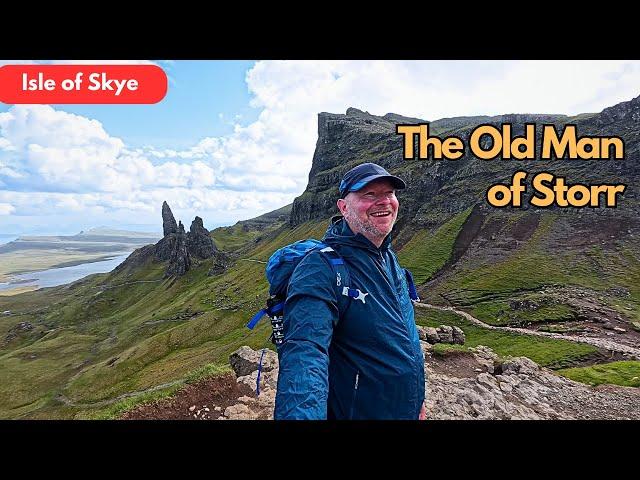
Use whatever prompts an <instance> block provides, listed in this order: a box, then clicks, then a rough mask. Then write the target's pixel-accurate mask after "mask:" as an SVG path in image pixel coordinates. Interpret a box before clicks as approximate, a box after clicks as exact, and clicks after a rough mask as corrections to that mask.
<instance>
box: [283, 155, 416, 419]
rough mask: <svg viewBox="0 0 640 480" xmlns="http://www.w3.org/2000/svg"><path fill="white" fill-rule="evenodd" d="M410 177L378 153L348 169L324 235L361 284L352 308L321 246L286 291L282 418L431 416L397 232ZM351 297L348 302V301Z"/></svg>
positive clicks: (302, 264)
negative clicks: (394, 244) (377, 160)
mask: <svg viewBox="0 0 640 480" xmlns="http://www.w3.org/2000/svg"><path fill="white" fill-rule="evenodd" d="M405 187H406V185H405V182H404V181H403V180H401V179H400V178H398V177H395V176H393V175H391V174H390V173H389V172H387V171H386V170H385V169H384V168H382V167H380V166H379V165H376V164H373V163H364V164H362V165H358V166H357V167H355V168H353V169H352V170H350V171H349V172H347V173H346V174H345V176H344V178H343V180H342V182H341V183H340V199H339V200H338V202H337V204H338V208H339V210H340V213H341V214H342V216H337V217H334V219H332V221H331V225H330V226H329V228H328V229H327V232H326V234H325V236H324V238H323V242H324V243H325V244H327V245H329V246H330V247H332V248H333V249H334V250H335V251H336V252H338V254H339V255H340V257H342V259H343V260H344V262H345V264H346V269H347V271H348V275H349V282H350V285H348V286H349V287H351V288H353V289H358V298H351V299H349V301H348V303H347V307H346V308H344V307H343V310H344V311H339V305H340V304H341V302H344V299H340V298H338V295H339V293H338V292H339V289H338V288H336V274H335V273H334V271H333V270H332V268H331V266H330V264H329V260H328V259H327V255H326V254H324V253H323V252H321V251H313V252H312V253H310V254H309V255H307V256H306V257H305V258H304V259H303V260H302V261H301V262H300V264H299V265H298V266H297V267H296V269H295V271H294V273H293V275H292V276H291V279H290V281H289V287H288V291H287V300H286V304H285V313H284V335H285V340H284V343H283V344H282V346H281V347H280V349H279V352H278V353H279V357H280V372H279V377H278V393H277V396H276V408H275V413H274V418H275V419H276V420H278V419H410V420H415V419H418V418H424V405H423V402H424V395H425V393H424V380H425V378H424V356H423V354H422V349H421V348H420V342H419V339H418V332H417V329H416V325H415V322H414V313H413V305H412V303H411V299H410V298H409V294H408V289H407V282H406V278H405V273H404V270H403V269H402V268H401V267H400V265H399V264H398V260H397V257H396V255H395V253H394V252H393V251H392V250H391V246H390V242H391V239H390V236H389V233H390V232H391V229H392V228H393V225H394V223H395V221H396V217H397V215H398V207H399V204H398V199H397V198H396V195H395V191H396V190H397V189H402V188H405ZM342 304H344V303H342Z"/></svg>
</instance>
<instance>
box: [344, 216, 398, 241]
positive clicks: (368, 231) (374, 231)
mask: <svg viewBox="0 0 640 480" xmlns="http://www.w3.org/2000/svg"><path fill="white" fill-rule="evenodd" d="M344 218H345V220H346V221H347V223H348V224H349V226H350V227H351V230H353V231H355V233H358V232H359V233H362V234H363V235H364V236H365V237H366V236H369V235H370V236H373V237H375V238H384V237H386V236H387V235H388V234H389V233H390V232H391V229H392V228H393V225H394V224H395V220H394V221H393V222H392V223H391V227H390V228H389V230H388V231H382V230H380V229H379V228H378V227H376V226H375V225H374V224H373V222H371V220H362V219H361V218H360V217H358V216H357V215H351V214H346V215H345V216H344Z"/></svg>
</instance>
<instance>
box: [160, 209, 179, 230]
mask: <svg viewBox="0 0 640 480" xmlns="http://www.w3.org/2000/svg"><path fill="white" fill-rule="evenodd" d="M162 232H163V234H164V236H165V237H166V236H167V235H170V234H172V233H177V232H178V225H177V224H176V219H175V218H174V216H173V212H172V211H171V208H169V204H168V203H167V202H166V201H165V202H162Z"/></svg>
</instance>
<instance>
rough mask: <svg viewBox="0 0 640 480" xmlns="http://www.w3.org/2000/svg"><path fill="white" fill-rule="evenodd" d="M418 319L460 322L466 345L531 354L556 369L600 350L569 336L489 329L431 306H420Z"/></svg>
mask: <svg viewBox="0 0 640 480" xmlns="http://www.w3.org/2000/svg"><path fill="white" fill-rule="evenodd" d="M416 323H417V324H418V325H423V326H428V327H438V326H440V325H450V326H457V327H460V328H461V329H462V330H463V331H464V333H465V337H466V340H465V345H464V346H465V347H477V346H478V345H485V346H487V347H489V348H491V349H492V350H493V351H494V352H495V353H497V354H498V355H499V356H500V357H519V356H523V357H528V358H530V359H531V360H533V361H534V362H536V363H538V364H539V365H542V366H545V367H548V368H554V369H555V368H562V367H566V366H568V365H572V364H574V362H576V361H580V359H582V358H584V357H588V356H589V355H592V354H594V353H595V352H597V349H596V348H595V347H593V346H591V345H585V344H579V343H574V342H570V341H567V340H556V339H553V338H541V337H537V336H534V335H526V334H522V335H519V334H516V333H511V332H501V331H495V330H489V329H486V328H482V327H478V326H476V325H473V324H472V323H470V322H469V321H467V320H466V319H465V318H464V317H462V316H460V315H457V314H455V313H452V312H442V311H440V310H436V309H431V308H417V309H416Z"/></svg>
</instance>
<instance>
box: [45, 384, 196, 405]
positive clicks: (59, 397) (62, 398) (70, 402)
mask: <svg viewBox="0 0 640 480" xmlns="http://www.w3.org/2000/svg"><path fill="white" fill-rule="evenodd" d="M180 383H184V380H175V381H173V382H169V383H163V384H162V385H156V386H155V387H151V388H147V389H146V390H139V391H137V392H129V393H125V394H123V395H120V396H119V397H116V398H111V399H109V400H102V401H99V402H94V403H76V402H74V401H73V400H69V399H68V398H67V397H65V396H64V395H62V394H59V395H57V396H56V400H58V401H60V402H62V403H64V404H65V405H68V406H70V407H79V408H95V407H106V406H107V405H111V404H113V403H116V402H119V401H120V400H124V399H125V398H130V397H137V396H138V395H143V394H145V393H149V392H155V391H156V390H162V389H164V388H169V387H173V386H174V385H178V384H180Z"/></svg>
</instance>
